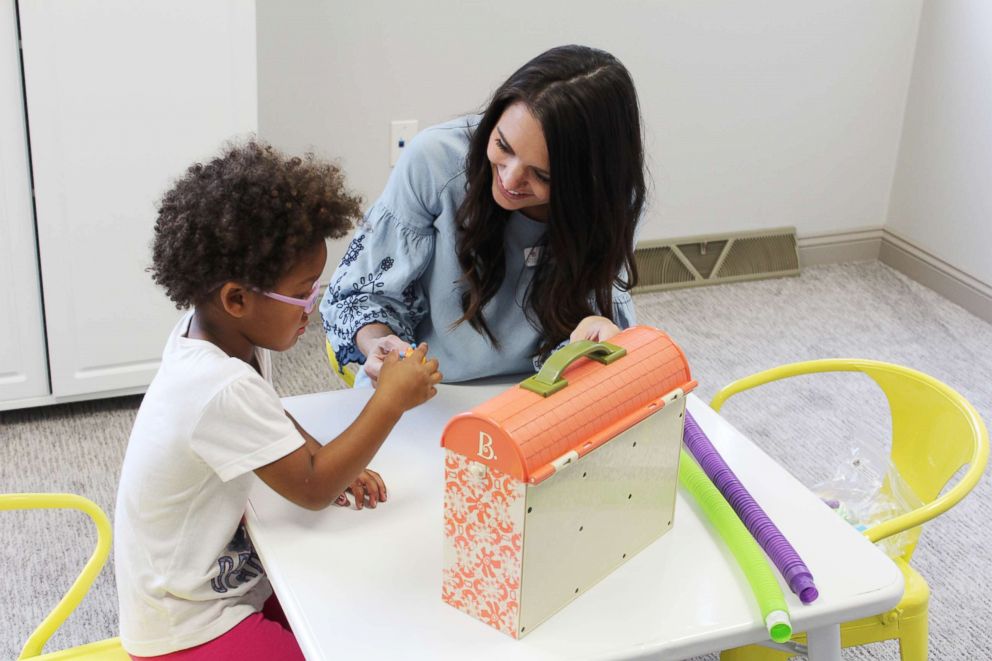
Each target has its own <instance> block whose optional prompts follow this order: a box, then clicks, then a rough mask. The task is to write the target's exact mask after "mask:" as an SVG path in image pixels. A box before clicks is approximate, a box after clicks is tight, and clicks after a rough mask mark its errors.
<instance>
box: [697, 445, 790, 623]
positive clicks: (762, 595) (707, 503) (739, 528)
mask: <svg viewBox="0 0 992 661" xmlns="http://www.w3.org/2000/svg"><path fill="white" fill-rule="evenodd" d="M679 482H681V483H682V486H683V487H685V489H686V491H688V492H689V494H690V495H691V496H692V497H693V498H694V499H695V500H696V502H697V503H699V506H700V507H701V508H702V510H703V513H705V514H706V517H707V518H708V519H709V520H710V522H711V523H712V524H713V526H714V527H715V528H716V530H717V532H718V533H720V537H721V538H723V541H724V543H725V544H726V545H727V547H728V548H730V551H731V552H732V553H733V554H734V557H735V558H736V559H737V563H738V564H739V565H740V566H741V569H743V570H744V575H745V576H746V577H747V582H748V583H750V584H751V591H752V592H754V596H755V598H756V599H757V600H758V607H759V608H760V609H761V616H762V617H764V618H765V626H766V627H767V629H768V635H769V637H770V638H771V639H772V640H774V641H775V642H776V643H784V642H786V641H788V640H789V639H790V638H791V637H792V624H791V622H790V620H789V607H788V606H786V604H785V596H784V595H783V594H782V588H781V587H780V586H779V584H778V580H777V579H776V578H775V575H774V574H773V573H772V569H771V567H770V566H769V565H768V560H767V559H766V558H765V555H764V553H763V552H762V551H761V547H760V546H758V543H757V542H755V541H754V537H752V536H751V533H749V532H748V531H747V528H745V527H744V524H743V523H741V520H740V519H739V518H737V514H736V513H735V512H734V508H732V507H731V506H730V503H728V502H727V500H726V498H724V497H723V494H721V493H720V490H719V489H717V488H716V487H715V486H714V485H713V483H712V482H710V479H709V478H708V477H706V473H704V472H703V469H702V468H700V467H699V465H698V464H697V463H696V462H695V460H694V459H693V458H692V457H691V456H690V455H689V453H687V452H686V451H685V448H683V449H682V451H681V454H680V459H679Z"/></svg>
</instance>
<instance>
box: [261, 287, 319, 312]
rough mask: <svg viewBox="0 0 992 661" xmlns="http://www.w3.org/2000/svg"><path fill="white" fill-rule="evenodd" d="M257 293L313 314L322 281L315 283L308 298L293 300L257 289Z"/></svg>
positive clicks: (290, 297) (289, 297)
mask: <svg viewBox="0 0 992 661" xmlns="http://www.w3.org/2000/svg"><path fill="white" fill-rule="evenodd" d="M255 291H257V292H258V293H260V294H262V295H263V296H268V297H269V298H274V299H275V300H277V301H282V302H283V303H289V304H290V305H298V306H300V307H301V308H303V310H304V312H306V313H307V314H310V313H311V312H313V308H314V306H315V305H316V304H317V297H318V296H319V295H320V281H319V280H318V281H316V282H314V283H313V289H311V290H310V295H309V296H307V297H306V298H293V297H292V296H283V295H282V294H277V293H275V292H271V291H262V290H261V289H256V290H255Z"/></svg>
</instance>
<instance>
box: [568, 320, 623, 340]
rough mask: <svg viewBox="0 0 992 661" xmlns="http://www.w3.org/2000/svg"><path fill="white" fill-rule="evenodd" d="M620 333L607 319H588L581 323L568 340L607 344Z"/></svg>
mask: <svg viewBox="0 0 992 661" xmlns="http://www.w3.org/2000/svg"><path fill="white" fill-rule="evenodd" d="M619 332H620V328H619V327H618V326H617V325H616V324H614V323H613V322H612V321H610V320H609V319H607V318H606V317H586V318H585V319H583V320H582V321H580V322H579V325H578V326H576V327H575V330H574V331H572V335H571V336H570V337H569V338H568V339H569V341H570V342H577V341H578V340H592V341H593V342H605V341H607V340H608V339H610V338H611V337H613V336H614V335H616V334H617V333H619Z"/></svg>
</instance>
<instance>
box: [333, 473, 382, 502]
mask: <svg viewBox="0 0 992 661" xmlns="http://www.w3.org/2000/svg"><path fill="white" fill-rule="evenodd" d="M348 493H350V494H351V495H352V496H354V497H355V509H359V510H360V509H362V508H363V507H365V502H366V499H368V504H369V507H371V508H372V509H375V506H376V505H378V504H379V503H384V502H386V483H385V482H383V481H382V476H381V475H379V474H378V473H376V472H375V471H374V470H369V469H368V468H366V469H365V470H363V471H362V472H361V473H359V474H358V477H356V478H355V481H354V482H352V483H351V486H350V487H348V488H347V489H346V490H345V493H343V494H341V495H340V496H338V499H337V500H335V501H334V502H335V503H336V504H337V505H340V506H342V507H348V505H350V504H351V503H350V502H349V501H348V496H347V494H348Z"/></svg>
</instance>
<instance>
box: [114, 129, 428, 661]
mask: <svg viewBox="0 0 992 661" xmlns="http://www.w3.org/2000/svg"><path fill="white" fill-rule="evenodd" d="M358 216H359V200H358V199H357V198H356V197H354V196H352V195H350V194H349V193H348V192H347V191H346V189H345V186H344V178H343V176H342V174H341V172H340V171H339V170H338V169H337V168H336V167H334V166H333V165H330V164H327V163H322V162H320V161H317V160H315V159H314V158H313V157H312V156H308V157H307V158H305V159H300V158H286V157H284V156H283V155H282V154H280V153H279V152H278V151H276V150H275V149H273V148H271V147H269V146H267V145H265V144H262V143H260V142H258V141H254V140H253V141H249V142H248V143H247V144H244V145H243V146H235V147H231V148H229V149H227V151H225V152H224V153H223V154H222V155H221V156H220V157H218V158H215V159H214V160H212V161H210V162H209V163H206V164H199V163H197V164H195V165H193V166H192V167H190V168H189V169H188V170H187V171H186V174H185V176H184V177H183V178H182V179H181V180H179V181H178V183H176V185H175V186H174V187H173V188H172V190H170V191H169V192H168V193H166V194H165V196H164V198H163V199H162V202H161V206H160V209H159V214H158V220H157V222H156V224H155V241H154V259H153V266H152V268H151V269H150V271H151V272H152V277H153V278H154V280H155V281H156V282H157V283H158V284H159V285H161V286H162V287H164V288H165V291H166V293H167V294H168V296H169V298H171V299H172V300H173V301H174V302H175V303H176V305H177V307H180V308H186V307H190V306H191V307H192V310H191V311H189V312H188V313H187V314H186V315H185V316H184V317H183V318H182V321H180V322H179V324H178V325H177V326H176V327H175V329H174V330H173V331H172V334H171V335H170V337H169V340H168V342H167V344H166V347H165V351H164V352H163V355H162V365H161V367H160V368H159V372H158V374H157V375H156V377H155V379H154V381H152V384H151V385H150V386H149V388H148V393H147V394H146V395H145V398H144V400H143V401H142V404H141V408H140V410H139V411H138V415H137V418H136V420H135V422H134V429H133V430H132V432H131V438H130V441H129V443H128V448H127V455H126V456H125V458H124V466H123V470H122V474H121V481H120V490H119V492H118V496H117V511H116V521H115V556H114V557H115V561H116V572H117V589H118V594H119V602H120V629H121V640H122V642H123V645H124V648H125V649H126V650H127V651H128V652H129V653H130V654H131V655H132V657H133V658H146V657H155V658H159V659H182V660H184V661H193V660H196V659H239V660H240V659H302V658H303V656H302V654H301V652H300V648H299V646H298V644H297V642H296V639H295V637H294V636H293V634H292V632H291V631H290V630H289V626H288V624H287V623H286V621H285V617H283V616H282V613H281V609H279V608H278V603H277V602H275V600H274V597H273V598H272V599H270V595H271V594H272V590H271V588H270V587H269V584H268V581H267V580H266V577H265V569H264V568H263V567H262V565H261V564H260V562H259V560H258V556H257V555H256V554H255V552H254V550H253V548H252V543H251V539H250V538H249V537H248V535H247V533H246V531H245V527H244V523H243V518H242V517H243V515H244V511H245V506H246V503H247V499H248V491H249V489H250V487H251V485H252V482H253V477H252V473H254V474H255V475H257V476H258V477H259V478H261V479H262V480H263V481H264V482H265V483H266V484H268V485H269V486H270V487H271V488H272V489H274V490H275V491H277V492H278V493H280V494H281V495H282V496H283V497H285V498H286V499H288V500H290V501H292V502H293V503H296V504H297V505H299V506H301V507H306V508H308V509H320V508H323V507H326V506H327V505H328V504H330V503H332V502H334V501H335V500H336V499H337V498H338V497H339V496H340V495H341V494H343V493H344V492H345V490H346V489H347V490H348V491H351V492H352V494H353V495H354V497H355V500H356V505H357V506H358V507H359V508H361V507H362V505H363V503H364V502H365V501H366V500H367V501H368V504H369V506H370V507H375V506H376V504H377V503H378V502H381V501H384V500H386V487H385V485H384V484H383V482H382V479H381V478H380V477H379V476H378V475H377V474H376V473H374V472H373V471H370V470H368V469H366V466H367V465H368V463H369V461H370V460H371V459H372V457H373V456H374V455H375V453H376V451H377V450H378V449H379V446H380V445H381V444H382V442H383V441H384V440H385V438H386V436H387V435H388V434H389V432H390V430H391V429H392V427H393V425H395V424H396V422H397V420H398V419H399V418H400V416H401V415H402V413H403V412H404V411H406V410H408V409H410V408H413V407H415V406H417V405H419V404H421V403H423V402H424V401H426V400H428V399H430V398H431V397H432V396H433V395H434V394H435V393H436V390H435V387H434V386H435V385H436V384H437V383H438V382H439V381H440V379H441V374H440V372H438V369H437V368H438V365H437V361H436V360H425V358H426V352H427V347H426V345H421V346H419V347H418V348H417V349H416V350H415V351H414V352H413V354H412V355H411V356H409V358H407V359H404V360H400V359H399V357H398V356H397V355H396V354H393V355H392V356H390V357H389V358H388V359H387V361H386V364H385V366H384V367H383V370H382V376H381V377H380V379H379V383H378V387H377V389H376V391H375V394H374V395H373V396H372V398H371V399H370V400H369V402H368V404H367V405H366V406H365V408H364V410H362V412H361V413H360V414H359V416H358V418H357V419H356V420H355V421H354V423H353V424H352V425H351V426H350V427H348V429H346V430H345V431H344V432H342V433H341V435H340V436H338V437H337V438H335V439H333V442H332V443H328V444H327V445H325V446H321V445H320V443H318V442H317V441H315V440H314V439H313V438H312V437H311V436H310V435H309V434H307V433H306V432H305V431H304V430H303V429H302V428H301V427H300V426H299V425H298V424H297V423H296V421H295V420H293V419H292V418H291V417H290V416H289V414H287V413H286V412H285V411H284V410H283V408H282V405H281V403H280V401H279V396H278V395H277V394H276V392H275V390H273V388H272V386H271V384H270V360H269V354H268V351H267V350H274V351H285V350H287V349H289V348H290V347H292V346H293V345H294V344H296V342H297V340H298V339H299V337H300V335H301V334H302V333H303V332H304V330H305V328H306V325H307V322H308V321H309V318H310V314H311V313H312V312H313V309H314V304H315V302H316V300H317V296H318V293H319V289H318V278H319V277H320V274H321V272H322V271H323V268H324V262H325V260H326V258H327V249H326V247H325V244H324V240H325V239H326V238H328V237H334V238H339V237H341V236H343V235H344V234H345V232H346V231H347V230H348V229H349V228H350V227H351V224H352V220H353V219H355V218H357V217H358ZM329 414H330V412H329ZM345 500H346V501H347V497H345Z"/></svg>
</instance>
